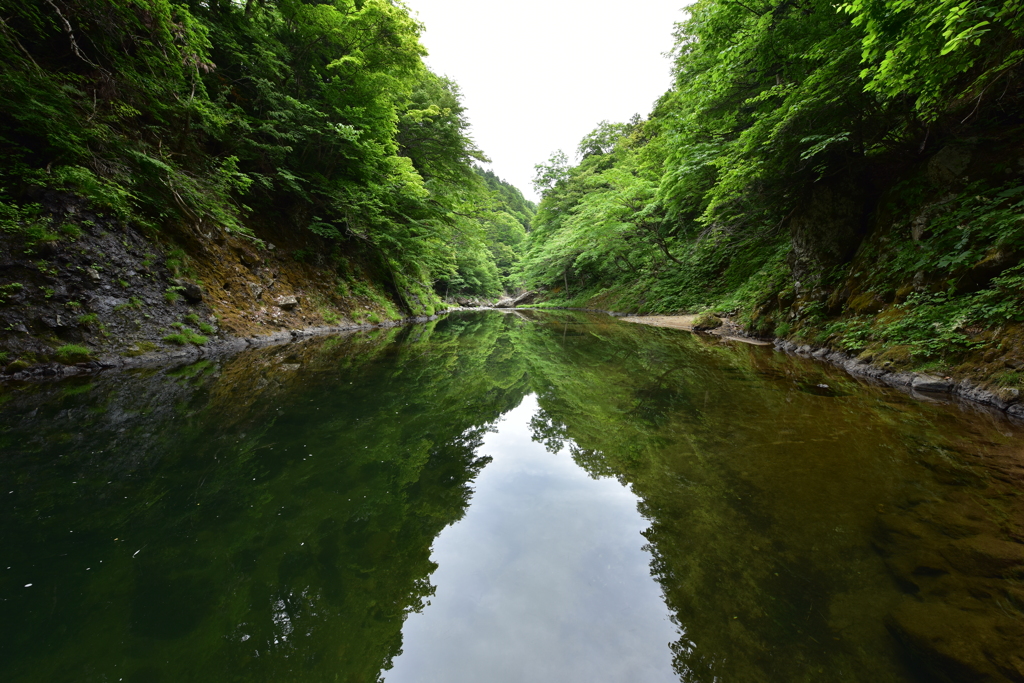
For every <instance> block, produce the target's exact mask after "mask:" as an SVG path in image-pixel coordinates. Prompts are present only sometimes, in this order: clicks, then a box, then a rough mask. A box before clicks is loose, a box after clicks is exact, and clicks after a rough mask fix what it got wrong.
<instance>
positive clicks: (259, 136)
mask: <svg viewBox="0 0 1024 683" xmlns="http://www.w3.org/2000/svg"><path fill="white" fill-rule="evenodd" d="M0 4H2V6H3V13H2V15H3V18H2V19H0V22H2V23H0V59H2V60H3V63H4V69H3V71H2V73H0V91H2V92H3V93H4V99H5V101H4V105H3V108H2V111H0V150H2V152H3V155H4V157H5V163H4V165H3V167H2V168H0V226H2V227H3V229H4V230H8V231H12V230H20V231H22V232H27V231H34V232H33V235H32V236H34V238H36V239H46V238H48V237H49V236H50V235H53V234H54V232H53V230H49V229H48V226H47V224H46V220H45V216H41V212H40V207H39V205H38V204H37V203H35V202H34V200H33V197H34V196H35V195H34V194H33V192H32V188H33V187H40V186H42V187H52V188H58V189H67V190H71V191H74V192H76V193H79V194H84V195H87V196H88V197H89V198H90V199H91V201H92V203H93V205H94V206H95V207H96V208H98V209H101V210H104V211H107V212H111V213H115V214H118V215H119V216H120V217H122V218H125V219H132V220H135V221H138V222H141V223H144V224H147V225H149V226H151V227H154V228H159V229H162V230H172V231H179V232H182V233H185V234H192V235H207V236H208V235H210V234H212V233H215V232H217V231H219V230H224V229H226V230H230V231H234V232H237V233H241V234H246V235H249V236H252V237H254V238H258V237H261V236H267V235H268V234H272V235H274V236H275V239H278V238H279V236H280V234H281V233H285V234H286V236H290V238H291V239H292V240H293V242H295V243H297V244H298V245H301V244H303V243H311V244H312V246H311V247H308V250H309V251H310V252H311V253H318V254H324V255H333V256H335V257H339V256H346V255H353V254H361V255H362V258H364V260H365V259H367V258H368V259H370V260H371V261H372V262H373V263H374V264H375V268H376V270H377V271H379V272H380V273H381V279H382V280H383V281H384V282H385V284H386V285H387V286H389V287H393V289H394V290H395V291H396V293H398V294H400V295H401V294H402V293H403V292H405V291H410V290H417V289H418V290H424V291H425V290H429V289H430V288H431V286H433V284H434V283H435V281H436V280H439V279H441V280H443V281H444V284H450V283H451V281H452V280H453V278H454V276H455V274H456V273H457V272H460V269H459V267H458V260H459V259H460V258H462V259H465V258H468V257H466V256H465V255H464V254H463V252H464V251H465V250H466V249H467V248H469V249H470V250H472V249H476V251H477V252H479V253H476V254H475V255H474V256H473V258H476V259H477V260H481V261H483V262H484V266H486V267H488V268H490V269H491V270H492V271H501V269H502V268H504V270H505V271H507V270H508V266H507V265H504V266H503V265H502V264H501V263H500V262H501V260H502V258H506V257H507V255H503V254H495V255H494V258H492V257H491V255H489V252H488V250H487V249H486V245H487V238H486V235H489V234H490V233H489V231H488V229H487V228H486V226H485V224H486V222H487V221H488V220H491V214H492V213H500V210H498V211H492V210H491V206H492V204H493V201H492V199H491V193H489V192H487V191H486V189H485V188H484V187H483V184H482V183H480V182H479V180H478V178H477V175H476V173H475V172H474V170H473V166H472V164H473V163H474V162H476V161H480V160H483V159H484V157H483V155H482V153H481V152H480V151H479V150H477V149H476V146H475V145H474V143H473V142H472V140H471V139H470V138H469V134H468V121H467V120H466V117H465V111H464V109H463V107H462V105H461V103H460V95H459V91H458V88H457V86H456V85H455V84H454V83H453V82H451V81H449V80H448V79H444V78H440V77H438V76H436V75H434V74H432V73H431V72H429V71H428V70H427V69H426V67H425V66H424V65H423V62H422V59H421V58H422V56H423V55H424V54H425V51H424V49H423V47H422V46H421V45H420V43H419V32H420V26H419V25H418V24H417V23H416V22H415V21H414V20H413V19H412V18H411V17H410V15H409V12H408V10H407V9H406V8H405V6H404V5H403V4H401V3H398V2H391V1H389V0H330V1H328V2H320V1H313V0H308V1H307V0H258V1H257V0H249V1H248V2H245V3H240V2H232V1H229V0H210V1H208V0H202V1H200V0H189V1H188V2H183V3H172V2H169V1H168V0H117V1H116V2H111V1H110V0H32V1H31V2H13V1H9V0H4V2H2V3H0ZM465 214H470V215H471V216H472V218H470V219H468V221H469V225H467V219H463V218H462V217H461V216H463V215H465ZM37 233H38V234H37ZM467 235H468V237H467ZM279 241H280V240H279ZM286 241H287V239H286ZM481 245H482V246H481ZM496 260H497V261H499V263H497V264H496V263H495V261H496ZM506 260H507V258H506ZM506 279H507V275H506ZM492 280H494V278H492ZM499 280H500V276H499ZM496 282H497V281H494V282H492V281H488V282H487V283H486V284H482V283H476V282H474V283H472V285H471V286H472V287H476V288H477V289H481V290H484V289H486V290H492V289H495V288H496V287H497V288H500V287H501V286H503V285H506V284H507V283H506V282H504V281H501V282H498V284H496Z"/></svg>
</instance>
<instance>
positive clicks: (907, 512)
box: [0, 312, 1024, 683]
mask: <svg viewBox="0 0 1024 683" xmlns="http://www.w3.org/2000/svg"><path fill="white" fill-rule="evenodd" d="M1022 436H1024V430H1022V429H1021V427H1020V426H1017V425H1014V424H1011V423H1009V422H1006V421H1004V420H1001V419H998V418H995V417H992V416H989V415H986V414H984V413H978V412H972V411H970V410H968V409H964V408H960V407H957V406H950V405H943V404H937V403H935V404H933V403H928V402H923V401H919V400H915V399H912V398H911V397H909V396H905V395H903V394H901V393H899V392H897V391H895V390H892V389H883V388H875V387H871V386H866V385H864V384H861V383H858V382H857V381H855V380H853V379H852V378H849V377H848V376H846V375H845V374H844V373H842V372H841V371H839V370H837V369H834V368H830V367H828V366H824V365H821V364H817V363H813V362H810V361H804V360H800V359H795V358H790V357H787V356H784V355H782V354H779V353H777V352H775V351H773V350H771V349H767V348H760V347H752V346H747V345H743V344H738V343H726V342H721V341H719V340H717V339H709V338H701V337H695V336H693V335H691V334H689V333H686V332H681V331H677V330H662V329H655V328H648V327H643V326H639V325H631V324H628V323H624V322H620V321H617V320H614V319H611V318H607V317H602V316H590V315H584V314H574V313H560V314H541V313H528V314H527V313H519V312H517V313H498V312H478V313H471V314H465V315H459V316H452V317H449V318H447V319H444V320H441V321H435V322H432V323H428V324H426V325H420V326H411V327H406V328H399V329H393V330H387V331H378V332H374V333H369V334H362V335H356V336H353V337H348V338H332V339H319V340H310V341H307V342H304V343H301V344H293V345H289V346H285V347H275V348H268V349H258V350H251V351H248V352H245V353H243V354H240V355H238V356H235V357H232V358H229V359H226V360H223V361H204V362H202V363H199V364H197V365H192V366H186V367H181V368H176V369H173V370H159V371H146V372H136V373H122V374H114V375H109V376H102V377H99V378H93V379H91V380H87V381H76V382H63V383H59V384H54V385H34V386H20V387H8V388H6V389H3V390H2V393H0V453H2V456H0V457H2V468H0V680H4V681H18V682H20V681H120V680H124V681H140V682H141V681H353V682H355V681H377V680H379V679H381V678H383V679H384V680H388V681H391V682H392V683H402V682H403V681H416V682H419V683H422V682H426V681H434V680H437V681H446V682H448V683H454V682H456V681H482V680H487V681H577V680H578V681H584V680H586V681H595V680H608V681H620V680H621V681H626V680H629V681H661V680H665V681H673V680H681V681H693V682H698V681H699V682H701V683H712V682H713V681H722V682H746V681H752V682H753V681H779V682H789V681H881V682H886V681H930V680H943V679H945V680H954V681H960V680H964V681H967V680H992V681H1001V680H1006V681H1020V680H1024V646H1021V643H1024V524H1022V522H1024V501H1022V499H1021V498H1022V497H1021V495H1020V491H1021V487H1022V482H1024V454H1022V448H1021V444H1022V443H1024V441H1022Z"/></svg>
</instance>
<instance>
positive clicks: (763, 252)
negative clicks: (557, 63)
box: [521, 0, 1024, 353]
mask: <svg viewBox="0 0 1024 683" xmlns="http://www.w3.org/2000/svg"><path fill="white" fill-rule="evenodd" d="M689 13H690V16H689V18H688V19H687V20H686V21H684V22H682V23H680V24H679V25H678V26H677V31H676V38H677V42H676V48H675V52H674V60H675V61H674V66H675V84H674V87H673V88H672V89H671V90H669V91H668V92H667V93H666V94H665V95H664V96H663V97H662V98H661V100H660V101H659V102H658V104H657V105H656V107H655V109H654V111H653V112H652V113H651V115H650V116H649V117H648V118H647V119H646V120H644V121H640V120H639V119H636V118H634V120H633V121H630V122H629V123H626V124H609V123H607V122H605V123H603V124H601V126H599V127H598V128H597V129H596V130H595V131H594V132H592V133H591V134H589V135H587V136H586V137H585V138H584V139H583V140H582V141H581V143H580V145H579V148H578V150H577V156H576V159H575V163H573V162H571V161H570V159H569V157H568V156H567V155H566V154H565V153H564V152H556V153H555V154H554V155H552V157H551V159H550V160H549V161H548V162H547V163H545V164H540V165H538V167H537V176H536V180H535V184H536V187H537V189H538V190H539V191H541V192H542V194H543V201H542V202H541V204H540V207H539V208H538V214H537V217H536V220H535V221H534V230H533V231H532V233H531V234H530V236H529V239H528V241H527V248H526V255H525V257H524V261H523V264H522V267H521V271H522V273H523V277H524V279H525V280H526V281H527V282H528V283H529V284H530V285H532V286H540V287H546V288H547V289H549V290H550V291H552V292H553V293H554V295H555V297H556V298H557V299H559V300H562V301H565V302H572V303H574V304H576V305H584V304H589V305H595V304H596V305H601V306H603V307H619V308H623V309H626V308H629V309H633V310H639V311H657V312H670V311H676V310H702V309H705V308H714V309H716V310H718V311H736V310H739V311H741V312H742V318H743V319H744V320H745V321H746V322H747V323H749V324H751V325H752V326H753V327H754V328H755V329H758V330H759V331H761V332H763V333H765V334H770V333H771V332H773V331H775V330H776V329H778V330H781V333H786V334H788V333H789V332H790V331H792V330H793V329H795V328H797V327H799V326H801V325H808V324H813V325H815V326H817V328H818V329H819V330H820V329H821V325H822V324H823V323H824V322H825V321H826V320H827V319H828V318H829V317H834V316H836V315H837V314H841V313H842V312H843V310H842V309H843V305H844V301H845V298H844V297H845V296H849V294H847V295H842V296H840V295H841V293H842V291H843V290H844V287H847V288H850V287H852V288H853V290H854V294H858V293H859V294H860V295H863V296H870V297H875V296H876V295H877V297H878V298H879V299H880V301H882V302H883V305H894V306H897V308H896V309H895V310H894V311H893V315H892V316H891V319H890V320H889V322H884V321H879V325H880V326H881V327H885V329H886V330H888V331H887V332H884V333H883V332H881V331H880V330H881V327H879V328H878V330H876V332H875V336H876V338H877V339H884V340H886V342H887V343H897V341H898V342H899V343H903V344H907V345H910V346H912V347H914V348H915V349H917V350H920V351H921V352H922V353H925V352H926V351H927V352H931V351H935V349H936V348H938V347H943V348H949V347H961V348H962V347H963V346H964V344H963V343H961V342H962V341H963V340H962V339H961V337H962V336H963V335H962V329H963V328H965V327H971V326H977V325H982V326H989V327H991V326H994V325H999V324H1001V323H1004V322H1006V321H1007V320H1013V319H1014V316H1015V315H1016V312H1015V307H1016V306H1018V305H1019V302H1020V300H1021V294H1022V293H1021V292H1020V291H1019V290H1018V289H1017V288H1016V285H1015V284H1014V283H1016V277H1015V276H1014V275H1013V274H1012V273H1013V272H1015V271H1011V270H1008V269H1010V268H1012V267H1013V266H1015V265H1016V264H1017V263H1019V261H1020V254H1021V252H1022V249H1024V242H1022V239H1024V238H1022V235H1024V233H1022V232H1021V231H1022V229H1024V228H1022V226H1024V223H1022V218H1021V216H1022V213H1024V204H1022V203H1021V202H1020V199H1021V196H1020V195H1021V192H1022V190H1021V182H1022V180H1021V173H1022V171H1024V169H1022V168H1021V167H1020V166H1019V165H1018V164H1017V163H1016V157H1014V156H1013V153H1012V151H1010V150H1012V146H1013V144H1015V142H1016V141H1019V138H1020V135H1019V132H1018V131H1019V130H1020V126H1021V123H1022V119H1021V117H1020V115H1019V108H1020V104H1021V100H1022V98H1021V89H1020V87H1019V85H1018V83H1019V76H1020V73H1021V64H1022V60H1024V52H1022V49H1024V41H1022V37H1024V24H1022V22H1024V3H1021V2H987V1H985V0H966V1H959V0H957V1H954V0H946V1H943V2H934V3H915V2H909V1H906V0H854V1H852V2H849V3H846V4H842V5H837V4H836V3H833V2H829V1H826V0H795V1H794V0H751V1H750V2H742V3H741V2H727V1H725V0H701V1H699V2H697V3H695V4H693V5H691V6H690V8H689ZM950 143H954V144H961V145H969V146H970V145H973V146H975V147H978V148H979V149H984V148H987V147H991V148H992V149H996V148H1003V149H1004V150H1005V151H1004V152H998V151H997V152H994V153H993V152H988V151H986V153H987V154H989V157H987V158H991V168H989V169H985V172H987V173H988V176H985V175H983V174H982V175H980V176H979V175H977V173H976V174H975V175H974V176H973V177H974V178H978V177H982V178H986V180H984V182H982V181H978V182H975V183H974V184H972V185H970V186H967V185H965V184H964V183H963V182H962V175H963V173H959V175H958V176H957V177H952V176H951V177H950V178H949V179H947V180H944V181H937V180H934V179H932V180H930V181H926V180H925V176H929V173H930V171H928V169H927V168H926V167H927V162H928V159H929V158H930V157H933V156H934V155H935V154H936V153H937V152H938V151H939V150H942V149H943V148H944V147H945V146H947V145H949V144H950ZM1011 157H1012V158H1011ZM908 179H909V180H908ZM899 182H902V183H903V184H899ZM915 183H916V185H915ZM820 188H825V189H826V190H827V191H829V192H832V193H833V196H839V197H840V198H842V199H843V200H844V201H848V203H849V206H850V207H851V208H849V209H847V213H848V214H853V215H851V216H850V222H851V223H853V224H855V225H856V227H855V230H859V231H860V232H859V233H856V234H853V235H852V237H851V239H852V240H853V241H852V242H851V243H850V245H844V246H842V247H836V251H837V252H838V254H837V256H836V259H837V260H835V261H832V262H827V260H826V261H820V262H813V259H811V261H812V262H811V263H810V266H807V265H801V266H800V267H801V268H804V271H801V272H800V273H798V272H797V271H796V270H794V269H796V268H797V266H796V265H794V263H795V261H796V260H798V257H800V254H797V250H798V247H799V248H802V249H803V250H804V252H806V251H807V247H806V244H803V245H800V244H798V242H799V241H800V240H803V242H805V243H806V242H812V243H813V242H815V241H817V242H818V243H823V242H828V241H829V240H834V238H833V234H832V232H830V230H831V227H830V226H829V225H828V222H829V221H830V220H832V218H831V217H830V216H829V215H827V214H822V213H820V212H819V214H814V213H813V209H814V207H813V206H811V205H812V204H813V203H814V201H816V200H815V197H817V196H818V194H816V193H819V190H820ZM886 190H889V192H888V199H887V200H886V201H888V202H889V203H890V204H895V205H896V206H893V207H889V208H885V207H884V204H885V202H878V199H877V197H878V195H881V194H882V193H883V192H884V191H886ZM873 202H874V203H873ZM879 207H880V208H879ZM858 212H859V213H862V214H863V217H861V216H860V215H858ZM872 212H875V214H876V215H874V216H871V217H870V220H871V221H875V223H874V225H875V232H876V233H881V234H880V235H875V237H873V238H872V239H871V240H868V241H866V242H865V241H863V240H864V237H865V235H866V234H867V233H868V232H869V230H868V223H869V218H868V216H869V214H871V213H872ZM794 216H807V218H805V219H804V220H803V224H804V225H809V226H811V227H809V228H804V229H803V230H804V234H801V235H799V236H798V235H797V234H796V233H795V232H794V233H793V234H792V235H791V234H790V227H791V226H792V225H794V224H795V223H794V221H793V220H791V219H793V218H794ZM915 220H916V221H917V222H918V226H917V227H916V228H915V227H914V225H912V224H911V223H913V222H914V221H915ZM886 221H891V222H892V223H894V224H895V225H894V226H893V227H892V228H891V229H889V227H888V225H889V223H886ZM922 221H923V224H926V229H921V225H922ZM915 231H916V232H915ZM833 232H834V231H833ZM798 237H799V239H798ZM858 245H860V252H859V255H857V258H856V260H855V261H854V262H853V265H852V266H851V265H850V258H851V257H852V256H853V255H854V252H856V251H857V248H858ZM826 246H828V245H826ZM812 256H813V255H812ZM807 268H811V269H812V270H813V269H816V271H815V272H812V273H810V276H809V278H805V280H806V281H805V282H803V283H801V282H799V281H798V280H800V279H801V278H802V277H804V276H805V275H807V273H806V269H807ZM922 272H924V273H927V276H919V275H918V274H919V273H922ZM1000 273H1005V275H1004V278H1003V279H1000V278H997V279H995V280H993V279H992V278H993V277H996V276H998V275H999V274H1000ZM897 290H900V291H901V292H902V293H901V294H900V296H899V297H897V296H896V293H897ZM833 292H834V293H836V296H835V297H832V299H831V300H829V296H830V295H831V294H832V293H833ZM868 292H870V294H867V293H868ZM911 293H914V294H915V298H912V299H908V296H909V295H910V294H911ZM943 297H945V298H943ZM912 302H913V303H912ZM925 311H931V312H930V313H925ZM877 312H878V311H873V313H877ZM861 314H862V311H861V310H859V309H856V310H851V315H854V316H856V315H861ZM864 315H867V314H864ZM949 315H952V316H953V318H952V319H948V318H946V317H945V316H949ZM897 318H899V319H900V320H902V321H903V322H901V323H899V324H898V325H897V324H896V323H895V322H892V321H893V320H895V319H897ZM940 319H942V322H941V324H939V320H940ZM858 324H860V323H855V322H852V321H843V322H839V323H836V327H835V329H836V330H838V329H839V328H840V327H842V328H843V329H846V327H847V326H850V327H849V329H850V330H853V328H855V327H857V325H858ZM937 325H938V326H937ZM940 327H941V328H942V329H946V328H947V327H948V334H947V333H937V332H936V330H938V329H939V328H940ZM912 330H914V331H912ZM929 330H930V332H929ZM957 330H960V331H957ZM929 335H930V336H929ZM957 335H960V336H959V337H958V336H957ZM826 336H827V335H826ZM855 336H856V335H854V334H852V332H851V333H850V334H848V335H847V337H846V339H847V342H845V343H847V344H853V342H852V341H850V340H851V339H852V338H853V337H855ZM964 339H966V337H964ZM933 342H934V343H933ZM915 345H916V346H915Z"/></svg>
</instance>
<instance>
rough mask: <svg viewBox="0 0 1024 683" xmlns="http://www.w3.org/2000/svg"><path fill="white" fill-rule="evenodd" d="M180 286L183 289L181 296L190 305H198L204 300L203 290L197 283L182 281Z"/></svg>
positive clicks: (179, 283)
mask: <svg viewBox="0 0 1024 683" xmlns="http://www.w3.org/2000/svg"><path fill="white" fill-rule="evenodd" d="M178 286H179V287H181V295H182V296H183V297H185V301H187V302H189V303H190V304H198V303H200V302H201V301H202V300H203V288H202V287H200V286H199V285H197V284H196V283H194V282H187V281H184V280H182V281H179V282H178Z"/></svg>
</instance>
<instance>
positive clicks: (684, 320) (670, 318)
mask: <svg viewBox="0 0 1024 683" xmlns="http://www.w3.org/2000/svg"><path fill="white" fill-rule="evenodd" d="M696 318H697V316H696V314H690V315H631V316H626V317H624V318H620V320H623V321H625V322H628V323H639V324H641V325H651V326H652V327H671V328H673V329H676V330H688V331H690V332H693V321H694V320H696ZM707 334H713V335H715V336H718V337H721V338H723V339H730V340H732V341H738V342H743V343H744V344H753V345H755V346H771V342H766V341H761V340H759V339H750V338H748V337H743V336H740V334H739V329H738V328H737V327H736V324H735V323H732V322H730V321H729V320H723V321H722V326H721V327H719V328H717V329H714V330H707Z"/></svg>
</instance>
